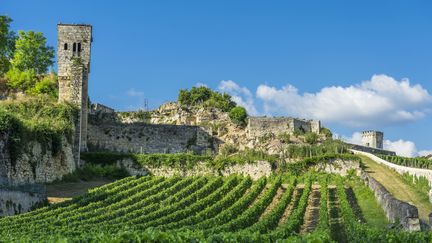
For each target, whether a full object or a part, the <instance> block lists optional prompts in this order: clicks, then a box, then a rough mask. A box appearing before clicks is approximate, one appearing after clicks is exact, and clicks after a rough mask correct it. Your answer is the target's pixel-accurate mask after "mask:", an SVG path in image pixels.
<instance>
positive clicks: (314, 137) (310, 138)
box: [304, 132, 318, 144]
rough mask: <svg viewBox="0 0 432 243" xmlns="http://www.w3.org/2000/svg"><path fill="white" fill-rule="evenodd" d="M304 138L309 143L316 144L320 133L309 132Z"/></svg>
mask: <svg viewBox="0 0 432 243" xmlns="http://www.w3.org/2000/svg"><path fill="white" fill-rule="evenodd" d="M304 140H305V142H306V143H308V144H315V143H316V142H317V140H318V135H317V134H316V133H314V132H307V133H306V134H305V136H304Z"/></svg>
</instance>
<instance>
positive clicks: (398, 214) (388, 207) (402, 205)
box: [360, 171, 420, 231]
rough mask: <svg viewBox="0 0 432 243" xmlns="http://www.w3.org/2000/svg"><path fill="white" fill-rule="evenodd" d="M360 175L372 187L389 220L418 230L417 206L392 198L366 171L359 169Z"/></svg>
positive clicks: (409, 228)
mask: <svg viewBox="0 0 432 243" xmlns="http://www.w3.org/2000/svg"><path fill="white" fill-rule="evenodd" d="M360 177H361V178H362V180H363V181H364V182H365V184H366V185H367V186H369V187H370V188H371V189H372V191H373V192H374V194H375V198H376V199H377V200H378V203H379V204H380V205H381V207H382V208H383V209H384V212H385V213H386V216H387V218H388V219H389V221H390V222H400V224H401V226H402V227H403V228H404V229H405V230H409V231H420V220H419V216H418V209H417V207H415V206H413V205H411V204H409V203H406V202H403V201H400V200H398V199H396V198H394V197H393V195H391V193H390V192H389V191H387V189H386V188H385V187H384V186H383V185H381V184H380V183H379V182H378V181H376V180H375V179H374V178H373V177H371V176H370V175H369V174H368V173H367V172H364V171H361V172H360Z"/></svg>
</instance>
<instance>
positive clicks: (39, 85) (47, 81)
mask: <svg viewBox="0 0 432 243" xmlns="http://www.w3.org/2000/svg"><path fill="white" fill-rule="evenodd" d="M27 92H28V93H29V94H33V95H39V94H47V95H48V96H49V97H51V98H53V99H57V98H58V82H57V75H55V74H54V73H53V74H50V75H47V76H45V77H43V78H42V80H40V81H38V82H36V84H35V85H34V87H33V88H30V89H28V90H27Z"/></svg>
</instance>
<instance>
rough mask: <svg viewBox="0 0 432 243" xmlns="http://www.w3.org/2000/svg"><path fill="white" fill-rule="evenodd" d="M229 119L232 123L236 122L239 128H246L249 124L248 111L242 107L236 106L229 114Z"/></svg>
mask: <svg viewBox="0 0 432 243" xmlns="http://www.w3.org/2000/svg"><path fill="white" fill-rule="evenodd" d="M229 117H230V119H231V121H232V122H234V123H235V124H237V125H239V126H245V125H246V124H247V121H246V119H247V117H248V115H247V112H246V109H245V108H243V107H241V106H236V107H234V108H233V109H232V110H231V111H230V112H229Z"/></svg>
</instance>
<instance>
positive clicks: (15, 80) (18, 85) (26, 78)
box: [6, 68, 37, 91]
mask: <svg viewBox="0 0 432 243" xmlns="http://www.w3.org/2000/svg"><path fill="white" fill-rule="evenodd" d="M6 78H7V80H8V81H7V86H8V87H9V88H10V89H15V90H20V91H26V90H28V89H30V88H32V87H33V86H34V85H35V83H36V81H37V76H36V72H35V71H34V70H26V71H20V70H18V69H16V68H11V69H10V70H9V71H8V72H7V73H6Z"/></svg>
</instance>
